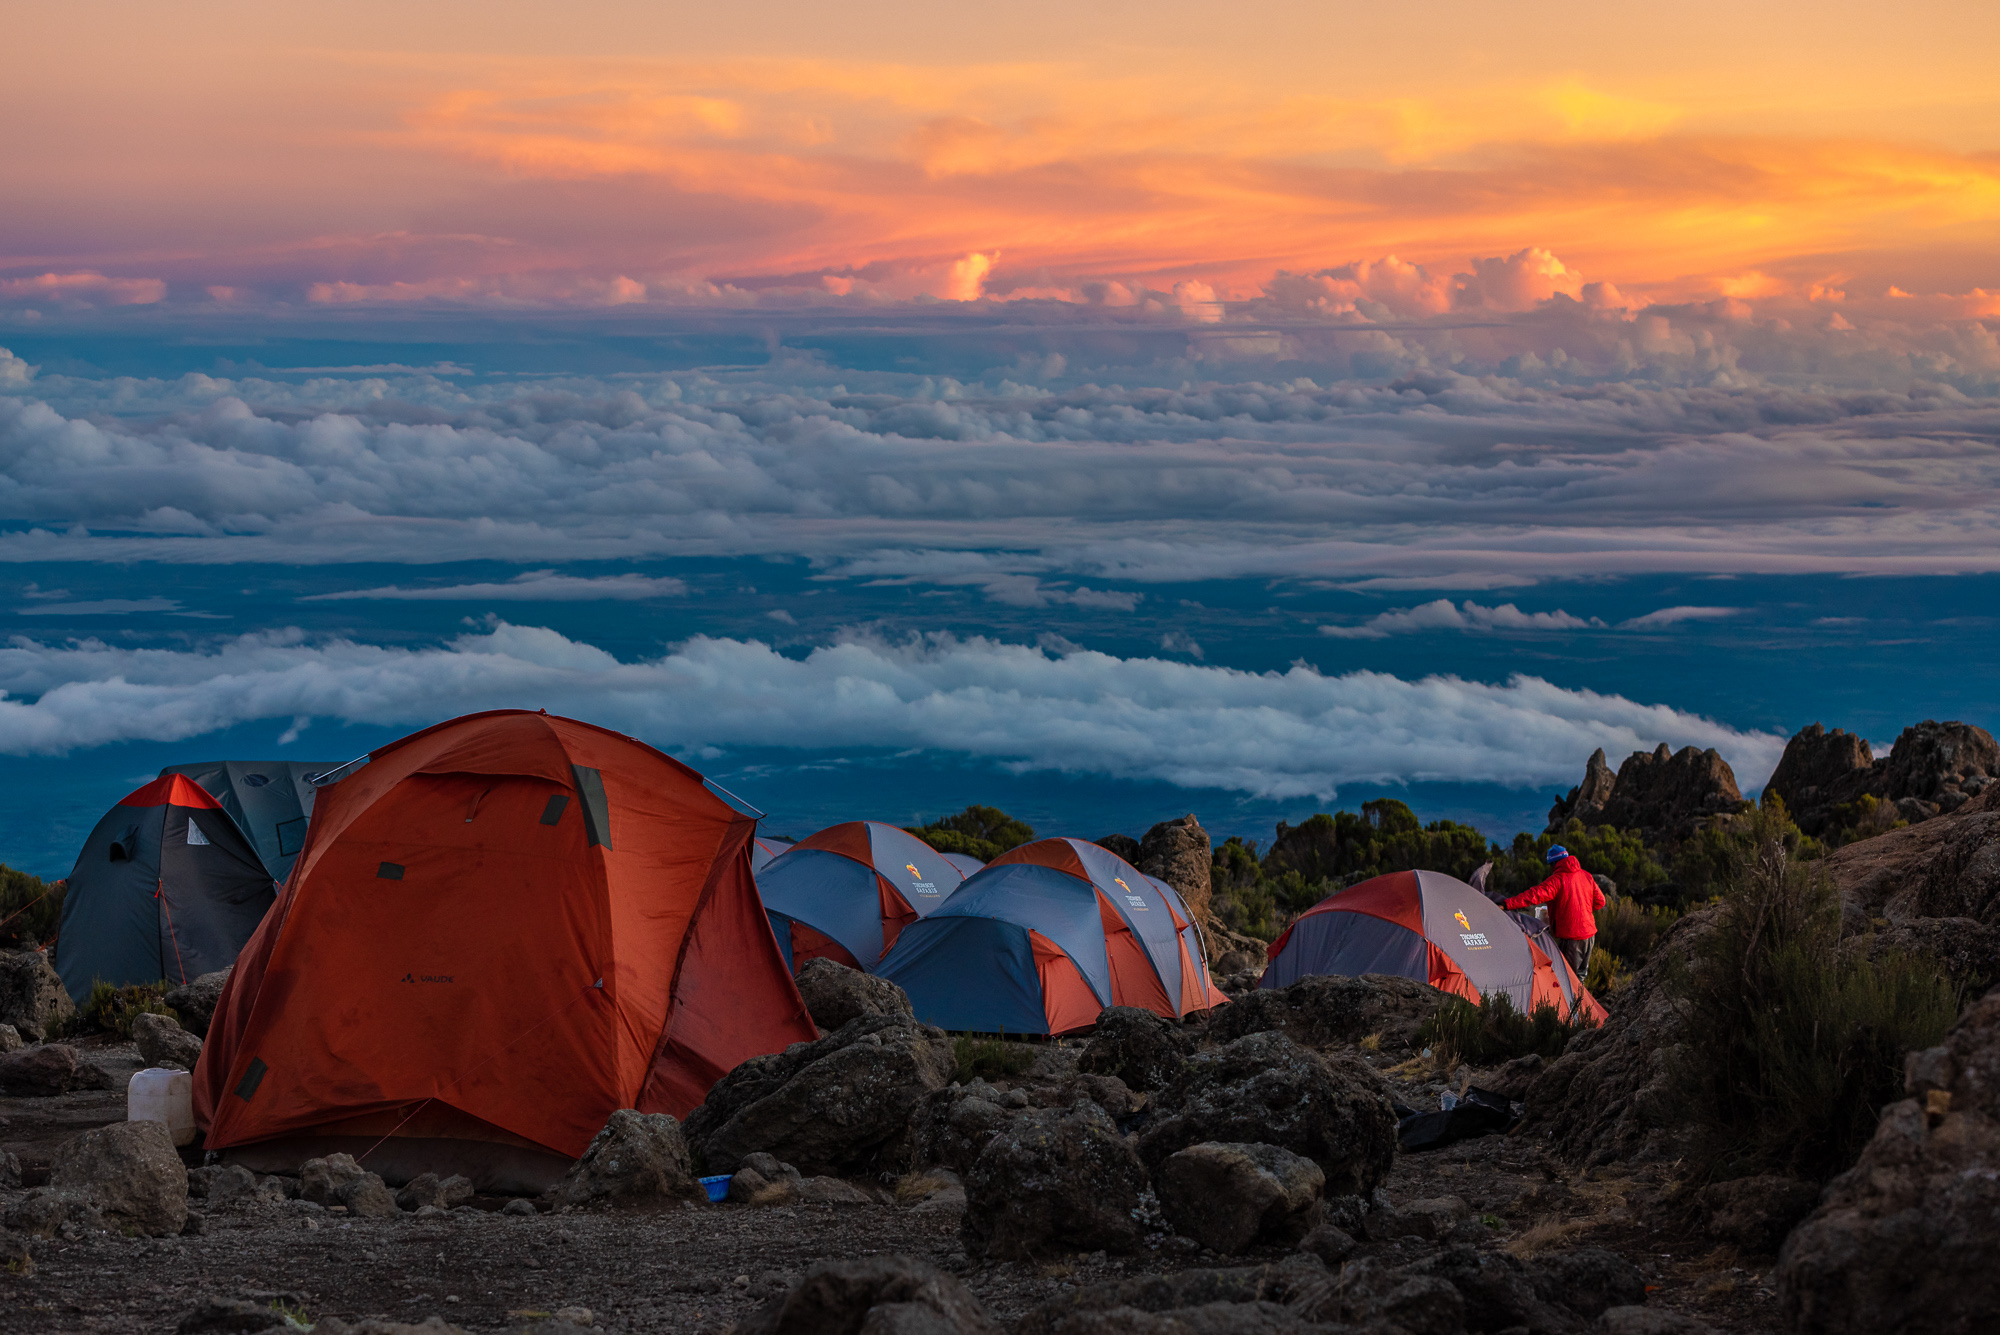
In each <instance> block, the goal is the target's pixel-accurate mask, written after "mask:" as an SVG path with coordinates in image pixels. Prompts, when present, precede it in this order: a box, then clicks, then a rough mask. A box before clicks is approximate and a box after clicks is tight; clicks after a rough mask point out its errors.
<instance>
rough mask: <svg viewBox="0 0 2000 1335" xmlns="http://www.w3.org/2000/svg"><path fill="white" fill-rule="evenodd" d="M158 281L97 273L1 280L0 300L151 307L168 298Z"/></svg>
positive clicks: (87, 272)
mask: <svg viewBox="0 0 2000 1335" xmlns="http://www.w3.org/2000/svg"><path fill="white" fill-rule="evenodd" d="M166 295H167V285H166V282H165V281H164V280H163V279H159V278H114V277H107V276H106V275H104V274H101V273H97V272H95V271H86V272H82V273H44V274H37V275H35V276H34V277H32V278H0V300H6V301H43V302H52V303H55V304H57V305H62V306H150V305H152V304H153V303H155V302H158V301H163V300H165V299H166Z"/></svg>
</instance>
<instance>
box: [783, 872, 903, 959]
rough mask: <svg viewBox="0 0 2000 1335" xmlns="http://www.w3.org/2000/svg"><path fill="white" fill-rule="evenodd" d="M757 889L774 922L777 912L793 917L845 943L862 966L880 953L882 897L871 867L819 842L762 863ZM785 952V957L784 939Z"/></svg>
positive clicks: (880, 955)
mask: <svg viewBox="0 0 2000 1335" xmlns="http://www.w3.org/2000/svg"><path fill="white" fill-rule="evenodd" d="M757 893H758V894H759V895H760V896H762V897H763V900H764V909H765V911H766V912H767V913H770V914H772V915H773V924H774V925H775V923H776V916H777V915H780V914H782V915H784V916H785V917H787V918H796V919H797V920H798V921H800V922H802V923H805V924H806V925H807V926H809V927H812V928H813V929H814V930H816V931H819V932H823V933H825V934H826V935H827V936H830V937H832V938H833V939H834V940H836V941H838V942H840V944H841V945H843V946H845V947H847V951H848V953H849V954H851V955H853V956H854V958H855V960H856V961H857V962H858V963H859V964H860V965H861V967H862V968H864V969H872V968H874V966H875V961H876V960H878V959H880V958H881V957H882V898H881V891H880V889H879V887H878V886H877V885H876V883H875V869H874V868H873V867H867V866H863V865H862V864H861V863H859V862H856V861H855V860H854V859H853V858H849V857H843V856H841V855H840V854H838V853H829V852H827V851H826V850H825V849H821V848H795V849H793V850H792V851H791V852H789V853H783V854H780V855H779V856H777V857H775V858H772V859H771V860H770V861H769V862H767V863H765V864H764V870H762V871H760V872H758V873H757ZM779 936H780V939H781V940H784V938H785V937H786V936H788V933H786V932H780V933H779ZM785 953H786V956H787V962H788V963H789V956H790V954H791V951H790V949H789V943H788V942H787V949H786V952H785Z"/></svg>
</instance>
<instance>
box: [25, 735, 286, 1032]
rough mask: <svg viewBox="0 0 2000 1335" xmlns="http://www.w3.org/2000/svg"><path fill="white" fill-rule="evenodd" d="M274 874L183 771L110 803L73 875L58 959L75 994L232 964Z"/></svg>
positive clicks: (175, 978) (270, 891)
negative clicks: (103, 985)
mask: <svg viewBox="0 0 2000 1335" xmlns="http://www.w3.org/2000/svg"><path fill="white" fill-rule="evenodd" d="M276 890H277V887H276V886H275V885H274V884H273V883H272V880H271V874H270V872H268V871H267V870H265V868H264V864H263V862H262V860H261V859H259V858H258V856H257V851H256V850H255V849H254V848H252V847H251V846H250V841H249V840H247V839H245V838H244V837H243V832H242V831H241V830H239V829H237V827H236V822H235V821H233V820H231V819H230V818H229V815H228V813H226V812H225V811H224V810H223V809H222V804H221V803H219V802H217V801H216V800H215V799H214V798H213V797H210V796H209V795H208V793H207V792H206V791H204V790H203V789H202V787H201V786H200V785H199V784H197V783H195V782H194V781H193V780H191V779H189V778H187V777H186V776H184V775H178V774H171V775H167V776H165V777H164V778H158V779H155V780H153V781H152V782H151V783H149V784H147V785H146V786H145V787H143V788H141V789H139V790H138V791H137V792H134V793H132V794H130V795H128V796H127V797H126V798H125V800H124V801H122V802H120V803H119V804H118V805H117V806H115V807H113V808H111V810H110V811H109V812H107V813H105V816H104V819H103V820H100V821H99V822H97V828H96V829H94V830H92V831H91V832H90V838H89V839H88V840H87V841H85V843H84V845H83V852H82V853H81V854H79V855H78V857H77V860H76V868H75V870H73V871H72V872H70V874H69V893H68V894H67V895H66V896H65V897H64V899H63V911H62V926H61V929H60V930H59V931H58V933H57V936H56V950H55V966H56V972H57V973H58V974H59V975H61V977H62V981H63V988H64V989H65V990H66V991H67V992H68V993H69V995H70V998H71V999H72V1000H74V1001H79V1002H80V1001H82V1000H83V999H84V998H85V997H87V996H89V995H90V989H91V987H92V985H93V984H96V983H100V982H102V983H109V984H111V985H112V986H113V987H126V986H129V985H131V984H133V983H153V982H158V981H160V980H161V979H165V980H166V981H168V982H170V983H175V984H179V983H185V982H187V981H189V980H190V979H194V978H198V977H200V976H201V975H202V974H205V973H213V972H214V971H215V970H217V969H225V968H228V967H229V966H230V965H231V964H234V963H235V962H236V956H237V954H238V953H239V952H240V951H241V950H242V949H243V945H244V943H245V942H247V941H248V940H249V939H250V934H251V933H252V932H255V931H256V930H257V924H258V923H260V922H262V921H263V919H264V912H265V910H267V909H269V908H270V907H271V904H272V901H273V900H274V899H275V898H276Z"/></svg>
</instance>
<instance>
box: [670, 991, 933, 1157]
mask: <svg viewBox="0 0 2000 1335" xmlns="http://www.w3.org/2000/svg"><path fill="white" fill-rule="evenodd" d="M957 1065H958V1063H957V1060H956V1058H955V1057H954V1056H953V1054H952V1049H951V1043H950V1041H949V1040H948V1039H946V1038H945V1036H944V1033H943V1031H941V1030H938V1029H933V1028H931V1027H930V1026H928V1025H922V1024H919V1023H917V1022H916V1021H915V1020H912V1019H910V1018H909V1017H908V1016H902V1015H862V1016H858V1017H856V1018H855V1019H852V1020H849V1021H848V1022H847V1023H846V1024H844V1025H842V1026H841V1027H840V1028H839V1029H838V1030H837V1031H835V1032H834V1033H831V1034H828V1035H826V1036H825V1037H823V1038H821V1039H819V1040H817V1041H816V1042H812V1043H794V1044H793V1045H792V1046H791V1047H789V1048H786V1049H785V1050H784V1051H783V1052H777V1053H772V1054H770V1055H768V1056H764V1057H752V1058H751V1059H750V1060H749V1061H747V1062H744V1063H743V1064H742V1065H741V1066H738V1067H737V1068H736V1069H735V1070H733V1071H731V1072H730V1073H729V1074H728V1075H726V1076H724V1077H723V1078H722V1079H721V1080H719V1081H718V1082H716V1085H715V1088H713V1089H711V1090H710V1091H709V1093H708V1098H707V1099H706V1100H704V1101H703V1103H702V1105H701V1107H699V1108H697V1109H695V1110H694V1112H693V1113H691V1114H689V1116H688V1119H687V1123H686V1125H685V1126H684V1127H683V1128H682V1129H683V1131H684V1133H685V1135H686V1137H687V1142H688V1145H689V1146H690V1147H691V1148H692V1149H693V1150H694V1151H695V1153H696V1154H697V1155H699V1156H700V1160H701V1163H702V1169H703V1171H704V1172H707V1173H733V1172H735V1171H736V1169H737V1168H739V1167H741V1166H742V1163H743V1159H744V1156H745V1155H749V1154H753V1153H756V1152H757V1151H759V1150H762V1151H764V1152H766V1153H769V1154H775V1155H776V1156H778V1158H780V1159H782V1160H784V1161H785V1162H786V1163H791V1164H796V1165H798V1167H799V1169H800V1171H802V1172H804V1173H806V1174H808V1175H817V1174H829V1175H832V1176H836V1177H840V1176H869V1175H873V1174H876V1173H879V1172H884V1171H892V1172H900V1171H902V1170H904V1169H906V1168H908V1167H910V1166H911V1165H910V1163H909V1162H908V1160H909V1159H910V1157H911V1152H912V1144H913V1139H914V1137H913V1132H914V1130H915V1122H916V1120H917V1114H918V1113H919V1111H920V1110H922V1111H928V1107H929V1096H930V1095H931V1094H932V1093H933V1092H935V1091H937V1090H940V1089H943V1088H945V1086H947V1085H949V1084H950V1083H951V1080H952V1076H953V1074H954V1072H955V1071H956V1069H957Z"/></svg>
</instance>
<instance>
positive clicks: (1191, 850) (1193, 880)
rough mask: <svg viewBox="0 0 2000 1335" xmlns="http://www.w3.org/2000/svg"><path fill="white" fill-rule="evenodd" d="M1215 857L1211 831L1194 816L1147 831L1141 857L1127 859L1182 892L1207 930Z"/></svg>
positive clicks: (1175, 820)
mask: <svg viewBox="0 0 2000 1335" xmlns="http://www.w3.org/2000/svg"><path fill="white" fill-rule="evenodd" d="M1214 857H1215V854H1214V846H1213V844H1212V843H1211V841H1210V840H1209V837H1208V831H1207V830H1204V829H1202V828H1201V822H1200V821H1198V820H1196V819H1195V818H1194V815H1193V814H1192V813H1190V814H1188V815H1185V816H1181V817H1178V818H1177V819H1174V820H1163V821H1161V822H1160V823H1159V824H1158V825H1155V826H1154V827H1153V828H1152V829H1150V830H1148V831H1146V837H1145V838H1143V839H1141V840H1140V841H1139V856H1138V857H1136V858H1134V857H1130V856H1128V857H1127V858H1126V860H1127V861H1129V862H1130V863H1131V864H1132V865H1133V866H1135V867H1137V868H1138V869H1139V870H1140V871H1142V872H1144V873H1145V874H1146V875H1148V876H1153V877H1157V878H1158V879H1160V880H1162V881H1165V882H1166V883H1167V884H1168V885H1171V886H1172V887H1173V888H1174V889H1175V890H1177V891H1179V892H1180V897H1181V899H1182V901H1183V902H1185V903H1186V904H1187V907H1188V912H1189V913H1190V914H1192V915H1193V917H1194V920H1195V921H1196V922H1197V923H1199V924H1201V926H1202V928H1203V929H1204V930H1206V929H1207V927H1208V923H1209V919H1210V917H1211V916H1212V915H1211V914H1210V913H1209V907H1208V906H1209V896H1210V892H1211V886H1210V882H1209V871H1210V868H1211V867H1213V866H1214Z"/></svg>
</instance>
